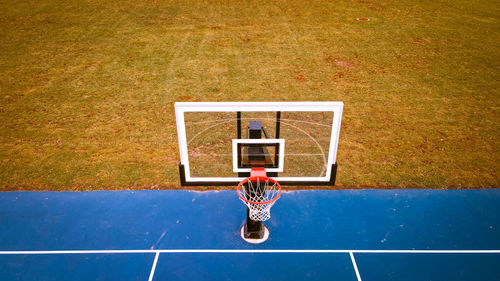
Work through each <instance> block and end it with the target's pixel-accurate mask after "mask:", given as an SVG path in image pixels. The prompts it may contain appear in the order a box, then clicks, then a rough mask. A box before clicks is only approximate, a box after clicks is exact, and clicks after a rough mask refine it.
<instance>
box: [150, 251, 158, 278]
mask: <svg viewBox="0 0 500 281" xmlns="http://www.w3.org/2000/svg"><path fill="white" fill-rule="evenodd" d="M159 255H160V253H159V252H156V255H155V261H154V262H153V266H152V267H151V273H150V274H149V279H148V280H149V281H153V276H154V275H155V269H156V263H157V262H158V256H159Z"/></svg>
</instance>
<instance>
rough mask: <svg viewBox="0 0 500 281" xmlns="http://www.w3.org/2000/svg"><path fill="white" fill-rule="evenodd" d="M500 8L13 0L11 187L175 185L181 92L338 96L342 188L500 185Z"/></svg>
mask: <svg viewBox="0 0 500 281" xmlns="http://www.w3.org/2000/svg"><path fill="white" fill-rule="evenodd" d="M499 16H500V10H499V9H498V5H496V3H495V2H492V1H488V0H483V1H479V2H470V1H458V2H457V1H453V2H439V1H420V2H418V3H417V2H415V1H387V2H380V1H364V0H363V1H335V2H331V1H276V2H269V1H260V0H255V1H232V2H224V3H222V2H220V1H204V2H197V1H155V0H153V1H105V2H94V1H71V0H70V1H59V0H44V1H22V2H19V1H3V2H2V3H0V28H1V29H2V32H1V33H0V186H1V188H2V189H3V190H16V189H25V190H88V189H128V188H141V189H142V188H178V185H179V181H178V171H177V163H178V161H179V160H178V150H177V136H176V129H175V120H174V112H173V103H174V102H175V101H299V100H312V101H326V100H328V101H330V100H333V101H344V103H345V109H344V118H343V126H342V131H341V139H340V146H339V155H338V162H339V174H338V184H339V186H340V187H366V186H373V187H379V186H380V187H388V186H390V187H434V188H464V187H498V186H499V184H500V172H499V171H500V164H499V163H500V152H499V147H500V138H499V135H500V127H499V125H498V124H500V95H499V94H500V93H499V90H498V89H500V81H499V79H498V77H499V74H500V63H499V62H500V55H499V54H500V52H499V47H498V46H500V38H499V36H500V35H499V34H500V32H499V31H500V30H499V26H500V25H499V19H500V17H499ZM361 17H367V18H370V21H369V22H360V21H357V20H356V18H361Z"/></svg>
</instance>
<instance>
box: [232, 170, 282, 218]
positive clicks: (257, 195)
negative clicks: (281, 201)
mask: <svg viewBox="0 0 500 281" xmlns="http://www.w3.org/2000/svg"><path fill="white" fill-rule="evenodd" d="M280 190H281V187H280V186H279V185H278V184H277V183H275V182H271V181H269V179H267V180H265V181H262V182H261V180H260V179H259V178H257V179H256V180H255V181H251V180H249V181H248V182H246V183H244V184H241V186H239V187H238V192H239V194H240V199H241V201H243V203H245V205H247V207H248V209H249V210H250V211H249V216H250V219H252V220H254V221H266V220H268V219H270V218H271V207H272V206H273V205H274V202H276V200H277V199H278V198H279V195H280ZM244 199H245V200H244Z"/></svg>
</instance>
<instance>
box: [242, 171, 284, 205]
mask: <svg viewBox="0 0 500 281" xmlns="http://www.w3.org/2000/svg"><path fill="white" fill-rule="evenodd" d="M257 180H259V181H260V182H262V181H264V182H265V181H269V182H272V183H273V184H276V185H277V186H278V187H279V188H280V190H279V192H278V195H276V197H274V198H273V199H271V200H269V201H265V202H255V201H251V200H248V199H246V198H244V197H243V196H241V193H240V187H241V186H242V185H243V184H245V183H247V182H249V181H251V182H256V181H257ZM236 189H237V191H238V197H240V199H241V200H243V201H245V202H247V203H250V204H257V205H265V204H269V203H272V202H274V201H276V200H278V199H279V198H280V196H281V185H280V184H279V183H278V182H277V181H275V180H273V179H272V178H268V177H260V176H257V177H249V178H246V179H244V180H242V181H241V182H240V183H239V184H238V187H237V188H236Z"/></svg>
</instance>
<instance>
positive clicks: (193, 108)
mask: <svg viewBox="0 0 500 281" xmlns="http://www.w3.org/2000/svg"><path fill="white" fill-rule="evenodd" d="M343 107H344V103H343V102H176V103H175V117H176V123H177V137H178V141H179V154H180V162H181V164H182V165H184V172H185V181H186V182H189V183H191V185H195V184H196V183H197V182H199V183H210V182H214V183H215V182H218V183H221V182H239V181H241V180H243V179H245V178H244V177H192V176H191V173H190V169H189V155H188V145H187V139H186V124H185V121H184V113H185V112H238V111H240V112H276V111H281V112H287V111H292V112H294V111H296V112H297V111H298V112H300V111H304V112H312V111H325V112H333V120H332V129H331V140H330V148H329V153H328V162H327V167H326V173H325V175H324V176H322V177H279V178H276V180H278V181H290V182H319V183H321V182H329V181H330V177H331V174H332V168H331V167H332V164H335V163H336V159H337V148H338V143H339V135H340V126H341V121H342V111H343ZM281 158H283V157H281ZM266 170H267V169H266Z"/></svg>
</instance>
